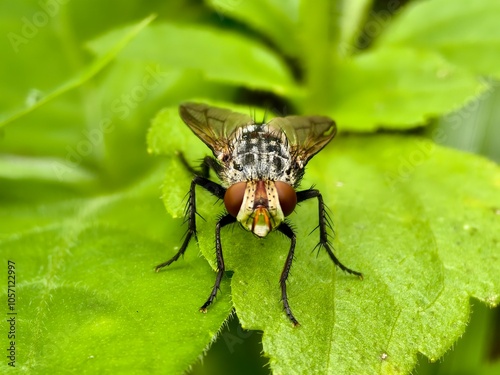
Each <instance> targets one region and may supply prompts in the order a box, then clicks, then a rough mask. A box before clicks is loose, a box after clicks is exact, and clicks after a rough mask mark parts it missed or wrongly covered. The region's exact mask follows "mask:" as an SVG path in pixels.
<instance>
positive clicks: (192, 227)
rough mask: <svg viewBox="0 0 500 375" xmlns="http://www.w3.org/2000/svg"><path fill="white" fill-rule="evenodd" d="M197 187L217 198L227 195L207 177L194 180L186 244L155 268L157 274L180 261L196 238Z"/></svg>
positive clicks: (191, 190) (189, 199)
mask: <svg viewBox="0 0 500 375" xmlns="http://www.w3.org/2000/svg"><path fill="white" fill-rule="evenodd" d="M196 185H199V186H201V187H202V188H204V189H206V190H208V191H209V192H210V193H212V194H213V195H215V196H216V197H217V198H219V199H224V194H225V193H226V189H225V188H224V187H222V186H221V185H219V184H217V183H215V182H213V181H210V180H209V179H207V178H205V177H201V176H198V175H196V176H195V177H194V178H193V180H192V181H191V187H190V189H189V197H188V203H187V210H186V220H187V222H188V229H187V232H186V237H185V238H184V242H183V243H182V246H181V248H180V249H179V251H178V252H177V254H175V255H174V256H173V257H172V258H171V259H169V260H167V261H166V262H163V263H161V264H159V265H157V266H156V267H155V271H156V272H159V271H160V269H162V268H163V267H166V266H168V265H170V264H172V263H173V262H175V261H176V260H177V259H179V258H180V257H181V255H183V254H184V252H185V251H186V249H187V247H188V245H189V242H190V241H191V238H192V237H193V235H194V236H196Z"/></svg>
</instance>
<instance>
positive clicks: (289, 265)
mask: <svg viewBox="0 0 500 375" xmlns="http://www.w3.org/2000/svg"><path fill="white" fill-rule="evenodd" d="M277 229H278V230H279V231H280V232H281V233H283V234H284V235H285V236H287V237H288V238H289V239H290V241H291V244H290V250H289V251H288V256H287V257H286V261H285V267H283V271H282V272H281V277H280V286H281V300H282V301H283V308H284V309H285V313H286V315H287V316H288V319H290V321H291V322H292V324H293V326H294V327H296V326H298V325H299V322H298V321H297V319H295V317H294V316H293V313H292V310H291V309H290V305H289V304H288V296H287V294H286V280H287V279H288V274H289V273H290V268H292V262H293V253H294V251H295V242H296V237H295V233H293V230H292V228H290V226H289V225H288V224H287V223H281V225H280V226H279V227H278V228H277Z"/></svg>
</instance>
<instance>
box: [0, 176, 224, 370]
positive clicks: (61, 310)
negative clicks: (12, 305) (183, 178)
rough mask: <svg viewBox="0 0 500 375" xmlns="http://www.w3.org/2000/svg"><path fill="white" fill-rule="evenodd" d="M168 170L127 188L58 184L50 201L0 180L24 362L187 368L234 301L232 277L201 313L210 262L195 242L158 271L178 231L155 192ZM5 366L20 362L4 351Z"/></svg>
mask: <svg viewBox="0 0 500 375" xmlns="http://www.w3.org/2000/svg"><path fill="white" fill-rule="evenodd" d="M162 177H163V168H161V169H156V170H154V171H153V173H151V174H149V175H145V176H144V177H143V178H142V179H141V180H140V181H138V182H137V183H136V184H135V185H132V186H130V187H128V188H125V189H123V190H121V191H116V192H113V193H111V194H102V195H95V196H87V197H78V198H71V196H69V194H67V193H66V194H61V192H60V193H59V199H58V200H56V201H54V202H53V203H46V201H47V197H46V196H45V194H44V192H43V190H42V189H39V190H40V191H41V192H42V193H41V194H40V196H39V198H40V199H41V200H42V202H41V203H37V204H23V203H22V199H19V200H13V199H7V198H8V196H9V194H10V191H11V189H13V188H14V187H15V186H16V184H13V185H11V184H2V185H1V186H2V188H1V194H0V197H2V198H3V199H2V205H1V209H0V210H1V215H2V217H9V221H8V222H3V223H2V226H1V232H0V247H1V248H2V258H3V259H4V260H5V261H6V260H7V259H9V260H12V261H14V262H15V263H16V277H17V279H16V281H17V287H16V293H17V305H16V306H17V309H18V310H17V313H18V315H17V316H16V318H17V331H18V337H17V339H16V342H17V353H18V355H17V367H18V368H24V369H25V371H29V372H36V373H50V372H58V371H59V369H61V368H64V369H66V371H71V372H85V371H87V372H93V373H103V372H107V371H113V372H115V371H118V372H126V373H128V372H161V371H164V370H165V369H167V371H168V372H171V373H181V372H183V371H184V370H185V369H186V368H187V367H189V366H190V365H191V364H193V363H194V362H195V361H196V360H197V358H198V356H199V355H200V353H202V352H203V351H204V350H206V348H207V347H208V346H209V344H210V342H211V341H212V340H213V339H214V337H215V336H216V334H217V332H218V330H219V329H220V327H221V325H222V323H223V322H224V320H225V319H226V318H227V316H228V314H229V313H230V311H231V309H232V306H231V303H230V300H229V293H228V292H229V291H228V289H229V288H228V282H227V281H224V282H223V285H222V293H223V294H224V296H222V293H221V296H220V298H218V300H217V306H214V308H213V309H211V311H210V314H206V315H205V314H201V313H199V311H198V307H199V306H200V305H201V304H202V302H203V301H204V299H205V298H206V296H205V291H206V290H209V289H210V287H211V285H212V283H213V277H212V276H213V272H212V271H211V270H210V268H209V267H208V265H207V264H206V262H205V261H204V260H203V259H201V258H199V257H198V256H197V251H196V250H194V249H193V250H194V251H189V254H186V257H185V258H186V259H185V261H184V262H183V261H181V262H179V264H178V265H176V267H171V269H169V272H161V273H155V272H154V270H153V267H154V266H155V265H156V264H158V263H160V262H162V261H164V260H165V259H166V258H167V257H170V256H171V255H173V254H174V252H175V245H176V244H177V243H178V242H179V241H180V240H181V236H180V234H181V233H182V230H180V226H181V221H180V220H173V219H171V218H169V216H168V215H165V211H164V210H163V208H162V205H161V202H160V201H159V199H158V195H159V191H158V186H159V185H160V183H161V178H162ZM171 178H172V179H175V177H174V176H172V177H171ZM20 183H21V184H23V183H24V182H23V181H22V180H21V181H18V182H17V184H20ZM49 189H51V188H50V187H49ZM44 201H45V202H44ZM190 250H191V249H190ZM2 293H3V294H4V298H6V297H5V291H2ZM3 325H5V322H4V323H3ZM0 369H1V371H2V373H7V371H8V370H14V369H12V368H10V367H8V366H7V363H6V362H5V361H2V362H1V363H0ZM14 371H16V370H14Z"/></svg>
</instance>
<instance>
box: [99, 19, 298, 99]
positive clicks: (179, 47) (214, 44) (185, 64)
mask: <svg viewBox="0 0 500 375" xmlns="http://www.w3.org/2000/svg"><path fill="white" fill-rule="evenodd" d="M114 34H115V32H112V33H110V34H108V35H106V36H103V37H101V38H100V39H98V40H95V41H92V42H91V43H89V47H90V48H91V49H92V50H93V51H94V52H95V53H96V54H98V55H100V54H102V53H103V52H104V51H106V50H107V49H108V48H109V44H110V43H111V41H112V40H114V39H115V36H114ZM160 45H161V46H162V48H158V46H160ZM186 46H189V48H185V47H186ZM172 51H176V53H172ZM120 58H121V59H129V60H143V61H158V62H159V63H160V64H162V65H163V66H166V67H169V68H176V69H190V70H201V72H202V73H203V74H204V75H205V76H206V78H207V79H209V80H218V81H221V82H226V83H232V84H239V85H243V86H246V87H249V88H254V89H265V90H269V91H273V92H276V93H278V94H288V95H293V94H296V89H295V87H294V84H293V81H292V79H291V76H290V73H289V72H288V70H287V68H286V67H285V65H284V64H283V62H282V61H281V60H280V58H279V57H278V56H276V55H275V54H274V53H273V52H272V51H271V50H269V49H268V48H266V47H264V46H263V45H260V44H259V43H257V42H255V41H253V40H252V39H249V38H246V37H243V36H240V35H237V34H234V33H228V32H224V31H222V30H217V29H213V28H209V27H203V26H194V25H193V26H183V25H175V24H160V25H156V26H153V27H151V28H149V29H148V30H146V31H145V33H143V35H142V37H139V38H138V39H136V41H135V43H131V44H130V45H129V47H128V48H127V49H125V50H124V51H123V53H122V54H121V55H120ZM238 61H240V62H242V61H245V63H244V64H238V63H237V62H238Z"/></svg>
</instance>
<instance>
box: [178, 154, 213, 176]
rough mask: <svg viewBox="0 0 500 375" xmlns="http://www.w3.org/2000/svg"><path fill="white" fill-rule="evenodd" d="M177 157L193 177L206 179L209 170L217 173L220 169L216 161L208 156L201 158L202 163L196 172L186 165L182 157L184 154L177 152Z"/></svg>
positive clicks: (184, 158)
mask: <svg viewBox="0 0 500 375" xmlns="http://www.w3.org/2000/svg"><path fill="white" fill-rule="evenodd" d="M177 155H178V156H179V159H181V163H182V165H183V166H184V167H185V168H186V169H187V170H188V171H189V172H191V173H192V174H194V175H195V176H200V177H205V178H208V177H209V176H210V168H212V169H213V170H214V171H215V173H218V172H219V171H220V169H221V166H220V165H219V164H218V163H217V161H216V160H215V159H214V158H212V157H210V156H205V157H204V158H203V161H202V162H201V165H200V170H197V169H194V168H193V167H192V166H191V165H190V164H189V163H188V161H187V160H186V157H185V156H184V153H182V152H178V153H177Z"/></svg>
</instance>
